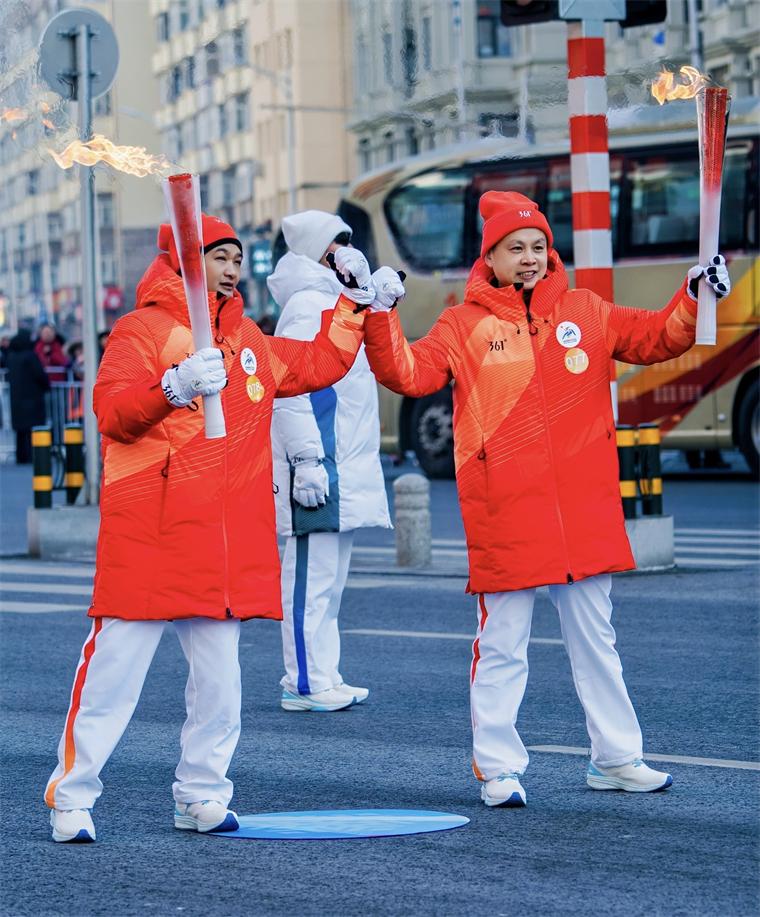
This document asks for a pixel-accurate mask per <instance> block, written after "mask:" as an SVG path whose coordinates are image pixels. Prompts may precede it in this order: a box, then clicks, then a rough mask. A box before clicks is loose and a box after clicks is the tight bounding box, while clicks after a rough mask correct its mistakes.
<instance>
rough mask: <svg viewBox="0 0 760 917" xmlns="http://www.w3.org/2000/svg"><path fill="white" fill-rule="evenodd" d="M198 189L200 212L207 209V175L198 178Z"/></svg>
mask: <svg viewBox="0 0 760 917" xmlns="http://www.w3.org/2000/svg"><path fill="white" fill-rule="evenodd" d="M198 187H199V189H200V192H201V210H206V209H208V175H199V176H198Z"/></svg>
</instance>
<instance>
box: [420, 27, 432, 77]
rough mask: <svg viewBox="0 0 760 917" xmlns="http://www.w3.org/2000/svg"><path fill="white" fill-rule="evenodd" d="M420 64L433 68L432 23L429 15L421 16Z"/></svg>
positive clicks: (425, 67)
mask: <svg viewBox="0 0 760 917" xmlns="http://www.w3.org/2000/svg"><path fill="white" fill-rule="evenodd" d="M422 66H423V67H424V69H425V70H432V69H433V23H432V20H431V19H430V16H423V17H422Z"/></svg>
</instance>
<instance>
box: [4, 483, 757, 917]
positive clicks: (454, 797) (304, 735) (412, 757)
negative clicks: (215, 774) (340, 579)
mask: <svg viewBox="0 0 760 917" xmlns="http://www.w3.org/2000/svg"><path fill="white" fill-rule="evenodd" d="M682 485H683V489H682V491H679V490H678V488H679V487H681V486H682ZM716 488H717V490H716ZM434 495H435V503H434V533H435V536H436V539H437V541H439V542H446V543H449V542H453V543H455V544H456V543H457V542H458V540H459V538H460V537H461V531H460V530H458V528H457V527H458V525H459V524H460V523H459V522H458V518H457V516H456V513H455V511H454V507H455V502H454V499H455V498H454V494H453V489H452V487H451V485H450V484H447V483H445V482H442V483H436V484H435V485H434ZM667 499H668V500H669V501H670V503H671V505H670V507H669V508H670V509H671V511H674V507H679V511H678V513H677V514H676V526H677V530H680V531H695V530H698V531H700V532H714V533H717V534H713V535H705V534H703V535H698V536H697V535H691V536H689V535H687V536H680V537H681V538H683V537H686V538H687V539H691V541H689V540H686V541H682V542H681V545H682V547H687V548H689V547H691V548H693V547H694V545H697V550H698V551H699V552H701V553H698V554H694V553H693V552H688V551H687V552H686V553H685V554H682V557H684V558H689V559H691V561H695V559H696V562H695V563H692V565H691V566H684V567H683V568H682V569H681V570H679V572H674V573H669V574H660V575H654V576H640V575H628V576H620V577H617V578H616V582H615V586H614V592H613V598H614V600H615V604H616V613H615V618H614V622H615V626H616V629H617V633H618V647H619V649H620V652H621V657H622V659H623V665H624V669H625V673H626V678H627V682H628V685H629V689H630V692H631V695H632V698H633V700H634V704H635V706H636V708H637V710H638V713H639V716H640V719H641V722H642V726H643V729H644V736H645V748H646V751H647V753H649V754H652V755H656V756H657V755H659V756H662V757H663V758H665V759H667V761H666V762H665V761H664V762H661V763H660V762H657V764H658V766H661V767H663V768H666V769H668V770H669V771H670V772H671V773H672V774H673V776H674V781H675V783H674V786H673V788H672V789H671V790H669V791H667V792H666V793H662V794H656V795H651V796H650V795H640V796H639V795H635V796H634V795H625V794H617V793H596V792H594V791H593V790H590V789H588V788H587V787H586V785H585V782H584V772H585V765H586V759H585V758H584V756H583V754H582V753H579V752H578V749H582V748H584V747H586V746H587V743H588V740H587V736H586V733H585V728H584V722H583V714H582V710H581V708H580V705H579V703H578V701H577V699H576V697H575V694H574V691H573V687H572V680H571V677H570V671H569V665H568V663H567V659H566V656H565V654H564V650H563V648H562V646H561V645H559V644H557V643H555V642H543V641H545V640H549V641H555V640H557V639H558V638H559V636H560V634H559V625H558V622H557V619H556V615H555V613H554V611H553V608H552V606H551V605H550V603H549V602H548V599H547V598H546V597H545V596H544V595H541V594H539V597H538V601H537V605H536V613H535V618H534V628H533V635H534V637H536V638H539V642H536V643H533V644H532V646H531V651H530V663H531V676H530V681H529V686H528V691H527V694H526V698H525V701H524V704H523V707H522V711H521V715H520V721H519V726H520V729H521V732H522V735H523V737H524V739H525V741H526V744H528V745H529V746H531V747H532V748H536V747H540V748H544V749H546V748H547V747H551V748H552V749H553V750H551V751H547V750H543V751H533V752H532V756H531V765H530V768H529V770H528V772H527V774H526V777H525V781H524V782H525V786H526V789H527V792H528V803H529V804H528V807H527V808H526V809H524V810H499V809H496V810H488V809H486V808H485V807H484V806H483V805H482V803H481V802H480V801H479V794H478V785H477V783H476V782H475V780H474V779H473V777H472V775H471V773H470V769H469V745H470V735H469V709H468V701H467V676H468V665H469V660H470V641H471V637H472V633H473V630H474V624H475V607H474V600H473V599H472V598H471V597H467V596H465V595H464V594H463V589H464V580H463V579H462V578H461V577H460V576H458V575H456V574H454V575H451V576H435V577H431V576H419V575H417V576H414V575H411V576H404V575H401V574H400V573H399V572H398V571H396V570H393V568H392V567H390V566H389V563H388V561H389V559H390V558H389V556H388V554H387V552H388V551H389V550H390V548H389V546H390V545H392V540H391V539H392V536H391V535H390V533H372V534H370V533H367V534H366V535H363V536H362V539H360V542H361V543H360V545H359V548H358V550H357V554H356V557H355V561H356V563H355V564H354V569H355V570H357V571H359V570H365V571H366V572H364V573H361V572H355V573H353V574H352V576H351V577H350V580H349V586H348V588H347V591H346V594H345V598H344V603H343V611H342V615H341V622H342V628H343V631H344V637H343V665H342V671H343V674H344V675H345V677H346V679H347V680H348V681H349V682H351V683H354V684H366V685H367V686H369V687H370V688H371V690H372V695H371V697H370V701H369V702H368V704H367V705H366V706H363V707H358V708H354V709H352V710H350V711H347V712H345V713H339V714H329V715H322V716H319V715H315V714H293V713H285V712H283V711H282V710H280V709H279V706H278V703H277V700H278V680H279V677H280V675H281V662H280V641H279V629H278V627H277V625H275V624H273V623H271V622H249V623H247V624H245V625H244V628H243V633H242V641H241V660H242V666H243V691H244V708H243V734H242V738H241V742H240V746H239V749H238V752H237V754H236V757H235V759H234V761H233V767H232V772H231V775H230V776H231V777H232V779H233V780H234V781H235V786H236V792H235V799H234V805H235V807H236V808H237V810H238V811H239V812H240V813H254V812H261V811H278V810H290V809H321V808H429V809H435V810H445V811H450V812H454V813H457V814H462V815H466V816H467V817H468V818H470V819H471V822H470V824H469V825H468V826H466V827H464V828H461V829H457V830H455V831H451V832H444V833H440V834H429V835H419V836H416V837H401V838H381V839H374V840H354V841H323V842H319V841H316V842H315V841H311V842H310V841H291V842H287V841H231V840H222V839H218V838H212V837H200V836H188V835H187V834H185V833H182V832H178V831H176V830H175V829H174V828H173V826H172V818H171V814H172V799H171V782H172V779H173V770H174V766H175V764H176V759H177V754H178V741H179V730H180V726H181V723H182V719H183V688H184V680H185V673H186V670H185V662H184V659H183V657H182V654H181V651H180V649H179V645H178V643H177V641H176V639H174V637H173V635H172V634H171V633H167V634H166V636H165V638H164V640H163V641H162V644H161V646H160V648H159V651H158V653H157V655H156V659H155V661H154V664H153V667H152V669H151V672H150V674H149V676H148V680H147V682H146V686H145V690H144V692H143V696H142V699H141V701H140V704H139V706H138V709H137V712H136V715H135V718H134V720H133V721H132V723H131V725H130V727H129V729H128V730H127V733H126V735H125V737H124V739H123V741H122V743H121V744H120V745H119V746H118V748H117V750H116V752H115V754H114V755H113V757H112V759H111V761H110V762H109V764H108V766H107V768H106V769H105V771H104V773H103V780H104V783H105V792H104V794H103V797H102V798H101V800H100V801H99V803H98V805H97V807H96V809H95V813H94V816H95V819H96V824H97V828H98V842H97V844H94V845H86V846H70V845H56V844H53V843H52V842H51V841H50V839H49V827H48V824H47V813H46V809H45V807H44V804H43V802H42V792H43V788H44V784H45V781H46V779H47V777H48V775H49V773H50V771H51V769H52V767H53V764H54V754H55V746H56V743H57V741H58V737H59V735H60V731H61V728H62V726H63V718H64V715H65V712H66V708H67V703H68V693H69V690H70V687H71V680H72V677H73V673H74V667H75V664H76V659H77V655H78V652H79V649H80V647H81V643H82V640H83V639H84V637H85V635H86V633H87V629H88V622H87V620H86V619H85V618H84V616H83V614H82V612H81V609H82V608H83V607H84V605H85V604H86V594H87V591H88V588H89V583H90V579H91V572H92V568H91V567H89V566H87V565H83V566H81V567H77V566H74V565H69V567H68V569H65V570H61V569H60V568H58V566H57V565H45V564H41V563H39V562H32V561H28V560H27V561H24V560H17V559H5V560H0V581H1V584H2V592H1V601H2V602H4V603H5V604H4V605H2V606H0V608H4V609H8V608H13V609H15V610H13V611H8V610H4V611H0V693H1V695H2V702H3V703H2V711H1V713H0V736H1V737H2V750H1V752H0V756H1V759H2V769H1V771H0V805H1V808H0V814H1V815H2V825H3V831H2V840H1V841H0V844H1V845H2V861H3V867H2V872H1V873H0V913H2V914H3V915H9V917H16V915H19V917H21V915H66V917H68V915H106V914H107V915H117V917H120V915H132V914H135V915H136V914H141V915H142V914H146V913H148V914H150V913H155V914H161V915H164V914H180V915H195V914H198V915H201V914H210V915H254V917H255V915H281V914H282V915H286V914H287V915H292V914H301V915H341V917H343V915H346V917H352V915H357V917H358V915H361V917H374V915H386V914H388V915H406V914H409V915H412V914H414V915H452V917H453V915H483V917H492V915H494V917H495V915H499V914H505V915H507V914H508V915H510V917H514V915H522V914H526V915H528V914H529V915H544V914H546V915H554V914H578V913H583V914H604V915H608V914H609V915H617V914H620V915H639V914H640V915H648V917H649V915H668V917H670V915H681V914H683V915H690V917H692V915H721V917H725V915H729V917H732V915H750V914H752V915H754V914H756V913H757V911H758V903H759V900H760V899H759V898H758V884H757V875H758V859H759V857H758V855H759V854H760V843H759V839H758V830H757V827H758V826H757V812H758V802H760V764H758V762H759V761H760V749H759V748H758V735H759V731H758V703H757V699H758V696H759V694H758V689H759V688H760V672H759V670H758V654H757V647H758V603H757V596H758V585H759V584H758V572H759V570H760V568H758V565H757V562H756V561H757V556H756V555H757V488H756V486H755V485H753V484H752V483H751V482H748V481H747V480H745V479H741V478H740V479H738V480H733V481H725V482H716V481H714V480H712V479H709V480H690V481H686V482H681V481H678V482H675V483H674V484H673V485H670V486H669V487H668V495H667ZM682 520H683V521H682ZM726 532H742V533H744V534H742V535H730V534H725V533H726ZM753 532H754V534H753ZM721 533H722V534H721ZM694 539H701V540H697V541H695V540H694ZM749 545H754V546H755V549H754V556H753V554H752V549H751V548H750V547H748V546H749ZM371 548H376V549H379V550H380V552H381V553H379V554H378V553H377V552H376V551H373V550H367V549H371ZM441 550H443V549H441ZM449 550H454V551H455V552H456V551H457V550H458V549H457V548H456V547H454V548H453V549H452V548H451V547H449ZM718 550H721V551H723V552H724V553H722V554H718V553H716V552H717V551H718ZM731 551H733V553H731ZM737 551H745V552H747V553H744V554H741V553H736V552H737ZM383 552H386V553H383ZM725 552H728V553H725ZM443 556H444V558H445V557H446V556H448V555H443ZM711 558H712V560H713V561H714V560H715V559H716V558H717V559H721V560H722V561H723V562H724V564H725V563H731V564H732V566H730V567H729V566H725V565H723V566H721V565H716V564H715V563H713V564H712V565H711V563H710V559H711ZM454 560H456V558H454ZM457 565H458V564H457V563H453V564H452V570H455V569H456V568H457ZM61 586H65V587H67V588H66V589H61V588H60V587H61ZM48 589H49V591H46V590H48ZM44 605H48V606H52V607H57V608H70V609H71V610H68V611H66V610H61V611H49V612H44V611H40V609H41V607H42V606H44ZM368 632H369V633H368ZM378 632H380V633H378ZM420 632H422V633H427V634H437V635H438V636H428V637H423V636H414V635H413V634H417V633H420ZM442 635H446V636H442Z"/></svg>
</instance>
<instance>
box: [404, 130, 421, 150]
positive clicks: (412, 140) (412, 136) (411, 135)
mask: <svg viewBox="0 0 760 917" xmlns="http://www.w3.org/2000/svg"><path fill="white" fill-rule="evenodd" d="M419 151H420V142H419V140H418V139H417V130H416V128H414V127H407V129H406V152H407V155H408V156H416V155H417V153H419Z"/></svg>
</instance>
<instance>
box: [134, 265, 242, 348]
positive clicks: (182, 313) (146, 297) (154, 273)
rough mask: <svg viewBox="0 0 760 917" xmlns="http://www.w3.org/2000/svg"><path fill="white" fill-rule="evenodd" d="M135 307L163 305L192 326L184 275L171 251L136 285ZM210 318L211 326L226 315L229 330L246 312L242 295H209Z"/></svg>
mask: <svg viewBox="0 0 760 917" xmlns="http://www.w3.org/2000/svg"><path fill="white" fill-rule="evenodd" d="M136 297H137V301H136V303H135V308H136V309H144V308H146V307H147V306H160V307H161V308H162V309H166V310H167V311H168V312H171V314H172V316H173V317H174V318H175V319H176V320H177V321H179V322H180V323H181V324H183V325H186V326H187V327H189V326H190V315H189V313H188V311H187V299H186V298H185V286H184V284H183V282H182V277H180V275H179V274H178V273H177V272H176V271H175V270H174V268H173V267H172V265H171V260H170V257H169V255H168V254H165V253H163V254H160V255H158V256H157V257H156V258H154V260H153V262H152V263H151V265H150V266H149V267H148V270H147V271H146V272H145V273H144V274H143V276H142V279H141V280H140V282H139V283H138V284H137V291H136ZM208 308H209V317H210V318H211V323H212V327H213V324H214V321H215V319H216V316H217V314H221V315H223V316H224V324H225V327H226V329H227V330H228V331H229V329H230V327H231V322H233V321H234V322H235V323H236V322H238V321H240V318H241V317H242V315H243V298H242V296H241V295H240V293H238V291H237V290H235V292H234V293H233V295H232V296H225V297H223V298H221V299H219V298H218V297H217V296H216V294H215V293H209V294H208Z"/></svg>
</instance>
